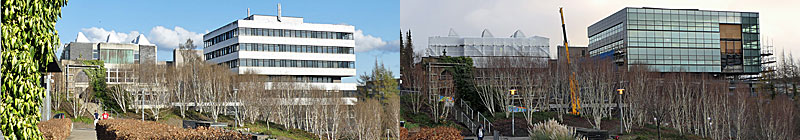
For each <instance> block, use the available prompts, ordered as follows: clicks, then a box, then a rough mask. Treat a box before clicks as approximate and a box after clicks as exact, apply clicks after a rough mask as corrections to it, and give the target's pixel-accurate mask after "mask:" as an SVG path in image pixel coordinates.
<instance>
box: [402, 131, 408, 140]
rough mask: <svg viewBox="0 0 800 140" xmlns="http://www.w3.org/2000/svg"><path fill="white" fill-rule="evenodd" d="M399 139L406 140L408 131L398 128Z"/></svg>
mask: <svg viewBox="0 0 800 140" xmlns="http://www.w3.org/2000/svg"><path fill="white" fill-rule="evenodd" d="M400 139H401V140H404V139H408V129H406V128H400Z"/></svg>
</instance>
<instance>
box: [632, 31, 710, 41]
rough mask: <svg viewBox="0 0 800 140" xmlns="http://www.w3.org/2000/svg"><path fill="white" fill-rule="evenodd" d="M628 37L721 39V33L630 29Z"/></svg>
mask: <svg viewBox="0 0 800 140" xmlns="http://www.w3.org/2000/svg"><path fill="white" fill-rule="evenodd" d="M628 37H650V38H659V39H660V38H674V39H679V38H688V39H707V40H717V41H719V33H716V32H678V31H637V30H628Z"/></svg>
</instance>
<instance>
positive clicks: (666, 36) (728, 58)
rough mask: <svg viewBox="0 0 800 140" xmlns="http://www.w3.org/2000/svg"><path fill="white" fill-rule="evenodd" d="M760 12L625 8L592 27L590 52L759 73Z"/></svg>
mask: <svg viewBox="0 0 800 140" xmlns="http://www.w3.org/2000/svg"><path fill="white" fill-rule="evenodd" d="M758 17H759V14H758V13H756V12H735V11H709V10H698V9H663V8H647V7H645V8H635V7H628V8H624V9H622V10H620V11H618V12H616V13H614V14H612V15H611V16H609V17H606V18H605V19H602V20H600V21H598V22H597V23H594V24H592V25H591V26H589V28H588V30H589V32H588V36H589V54H590V55H591V56H592V57H613V58H614V62H616V63H618V64H622V65H624V66H629V67H630V66H636V65H638V66H646V67H649V68H651V69H652V70H654V71H658V72H697V73H719V74H723V75H740V74H758V73H759V72H761V70H762V68H761V60H760V59H761V54H762V53H761V45H760V44H761V43H760V41H759V29H760V26H759V21H758Z"/></svg>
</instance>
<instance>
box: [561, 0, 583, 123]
mask: <svg viewBox="0 0 800 140" xmlns="http://www.w3.org/2000/svg"><path fill="white" fill-rule="evenodd" d="M558 13H560V14H561V31H563V34H564V50H566V54H567V56H566V57H567V71H570V72H572V73H571V74H570V75H569V98H570V99H571V100H570V105H571V106H572V111H570V112H569V113H570V114H573V115H580V114H581V112H578V110H579V109H581V99H580V97H578V94H579V93H577V92H576V91H575V88H576V86H577V85H578V82H577V81H575V71H572V70H571V69H570V65H571V64H572V62H570V60H569V43H568V42H567V27H566V25H565V24H564V7H559V8H558Z"/></svg>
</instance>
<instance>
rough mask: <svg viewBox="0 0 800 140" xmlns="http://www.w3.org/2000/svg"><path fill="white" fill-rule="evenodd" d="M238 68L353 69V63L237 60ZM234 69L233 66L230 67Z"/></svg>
mask: <svg viewBox="0 0 800 140" xmlns="http://www.w3.org/2000/svg"><path fill="white" fill-rule="evenodd" d="M238 61H239V63H238V65H236V66H235V67H238V66H243V67H244V66H246V67H297V68H351V69H352V68H355V67H356V66H355V64H356V63H355V62H353V61H324V60H286V59H239V60H238ZM232 67H234V66H232Z"/></svg>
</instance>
